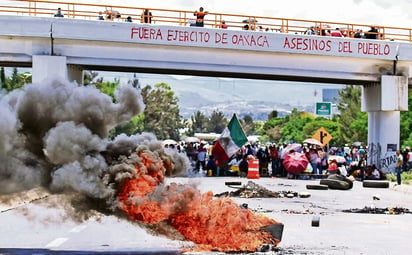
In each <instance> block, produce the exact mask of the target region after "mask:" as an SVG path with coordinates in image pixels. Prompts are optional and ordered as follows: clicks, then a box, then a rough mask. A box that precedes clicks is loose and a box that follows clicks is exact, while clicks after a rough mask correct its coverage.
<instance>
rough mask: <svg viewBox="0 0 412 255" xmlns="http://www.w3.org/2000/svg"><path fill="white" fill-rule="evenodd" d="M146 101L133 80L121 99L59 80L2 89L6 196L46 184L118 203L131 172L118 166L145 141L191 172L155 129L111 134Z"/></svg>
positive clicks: (1, 190) (1, 170)
mask: <svg viewBox="0 0 412 255" xmlns="http://www.w3.org/2000/svg"><path fill="white" fill-rule="evenodd" d="M113 101H115V102H113ZM144 107H145V105H144V103H143V99H142V96H141V94H140V91H139V90H138V89H136V88H135V87H133V86H132V85H130V84H123V85H120V86H119V88H118V89H117V90H116V92H115V100H113V99H112V98H111V97H110V96H108V95H106V94H104V93H102V92H101V91H99V90H98V89H96V88H95V87H94V86H79V85H78V84H76V83H74V82H73V83H72V82H68V81H60V80H50V81H48V82H45V83H43V84H34V83H33V84H27V85H25V86H24V87H23V88H21V89H18V90H14V91H12V92H10V93H9V94H6V95H3V96H2V97H1V99H0V119H1V121H0V135H1V137H2V139H1V140H0V160H1V162H2V164H1V165H0V194H11V193H15V192H19V191H24V190H29V189H32V188H35V187H38V186H42V187H45V188H47V189H48V190H49V191H50V192H53V193H64V192H69V191H70V192H77V193H79V194H80V195H83V196H85V197H87V198H88V200H89V201H90V199H91V201H93V199H96V200H97V201H100V199H104V201H106V202H107V203H109V202H110V203H115V201H116V198H115V195H116V190H115V189H116V188H117V187H118V184H117V183H116V182H121V181H122V178H125V176H127V173H125V172H127V171H125V169H127V167H126V168H124V169H121V170H118V171H119V172H116V168H115V167H114V166H115V165H119V164H121V162H122V161H127V158H128V157H130V156H131V155H132V154H133V152H135V151H136V149H137V148H138V147H139V146H145V147H146V148H147V150H150V151H153V152H155V153H156V154H157V155H158V156H159V157H160V158H162V159H163V160H164V161H165V162H170V164H171V169H169V170H170V172H169V174H173V173H176V174H177V173H181V172H184V171H186V169H188V163H187V162H188V161H187V159H185V157H182V156H181V155H180V154H179V155H167V154H166V153H165V152H164V151H163V146H162V143H161V142H160V141H158V140H157V139H156V137H155V136H154V135H153V134H149V133H143V134H136V135H132V136H127V135H125V134H122V135H119V136H118V137H116V138H115V139H113V140H110V139H109V138H108V134H109V131H110V130H111V129H113V128H114V127H115V126H116V125H119V124H123V123H125V122H127V121H129V120H130V119H131V117H133V116H135V115H137V114H139V113H141V112H143V110H144ZM174 160H175V161H176V162H177V163H176V165H174V164H172V163H171V162H173V161H174ZM128 167H130V166H128ZM117 169H120V167H117ZM106 206H107V207H108V208H113V207H116V205H113V204H107V205H106Z"/></svg>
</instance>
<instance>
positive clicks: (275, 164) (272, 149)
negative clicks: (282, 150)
mask: <svg viewBox="0 0 412 255" xmlns="http://www.w3.org/2000/svg"><path fill="white" fill-rule="evenodd" d="M269 154H270V160H271V161H272V176H273V177H275V176H278V175H279V174H280V172H279V165H280V161H279V158H280V157H279V151H278V148H277V147H276V145H272V146H269Z"/></svg>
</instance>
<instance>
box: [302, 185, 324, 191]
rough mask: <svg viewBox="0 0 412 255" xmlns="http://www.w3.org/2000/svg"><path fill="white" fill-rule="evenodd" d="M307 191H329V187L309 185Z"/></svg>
mask: <svg viewBox="0 0 412 255" xmlns="http://www.w3.org/2000/svg"><path fill="white" fill-rule="evenodd" d="M306 188H307V189H317V190H327V189H329V187H328V185H317V184H308V185H306Z"/></svg>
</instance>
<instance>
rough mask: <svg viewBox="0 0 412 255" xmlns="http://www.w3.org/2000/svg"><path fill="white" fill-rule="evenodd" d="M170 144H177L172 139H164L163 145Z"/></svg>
mask: <svg viewBox="0 0 412 255" xmlns="http://www.w3.org/2000/svg"><path fill="white" fill-rule="evenodd" d="M170 144H177V142H176V141H175V140H172V139H166V140H164V141H163V145H170Z"/></svg>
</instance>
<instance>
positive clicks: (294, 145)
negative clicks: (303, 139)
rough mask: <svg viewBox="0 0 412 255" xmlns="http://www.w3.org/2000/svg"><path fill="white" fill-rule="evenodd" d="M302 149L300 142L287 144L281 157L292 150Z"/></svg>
mask: <svg viewBox="0 0 412 255" xmlns="http://www.w3.org/2000/svg"><path fill="white" fill-rule="evenodd" d="M301 150H302V145H301V144H299V143H292V144H289V145H288V146H286V147H285V148H283V149H282V155H281V156H280V157H281V158H285V156H286V155H287V154H288V153H289V152H291V151H298V152H299V151H301Z"/></svg>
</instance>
